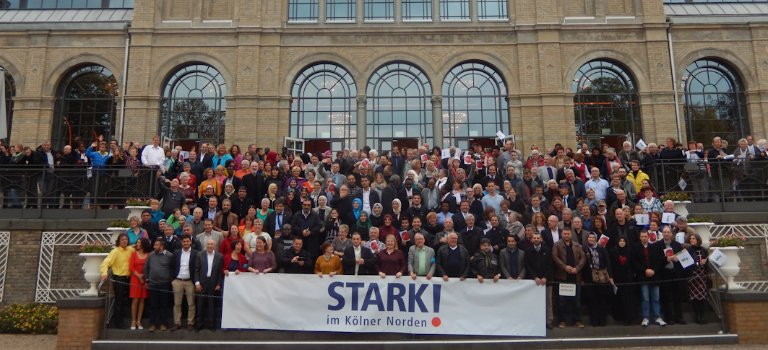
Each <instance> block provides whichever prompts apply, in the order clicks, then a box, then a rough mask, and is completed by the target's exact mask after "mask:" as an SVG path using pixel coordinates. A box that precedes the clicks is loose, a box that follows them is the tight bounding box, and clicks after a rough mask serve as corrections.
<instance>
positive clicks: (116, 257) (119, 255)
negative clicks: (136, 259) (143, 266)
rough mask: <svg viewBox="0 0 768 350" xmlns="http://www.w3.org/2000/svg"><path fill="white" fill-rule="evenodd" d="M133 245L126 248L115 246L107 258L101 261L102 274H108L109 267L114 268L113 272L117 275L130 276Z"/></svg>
mask: <svg viewBox="0 0 768 350" xmlns="http://www.w3.org/2000/svg"><path fill="white" fill-rule="evenodd" d="M134 250H135V249H133V247H132V246H130V245H129V246H127V247H125V248H120V247H115V248H114V249H112V251H111V252H109V255H107V258H106V259H104V262H102V263H101V275H102V276H106V275H107V271H108V270H109V268H110V267H111V268H112V274H113V275H116V276H124V277H128V276H130V275H131V271H130V269H129V268H128V267H129V266H128V265H129V264H130V260H131V254H133V251H134Z"/></svg>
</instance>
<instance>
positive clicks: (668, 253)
mask: <svg viewBox="0 0 768 350" xmlns="http://www.w3.org/2000/svg"><path fill="white" fill-rule="evenodd" d="M664 256H666V257H670V256H675V251H674V250H672V248H664Z"/></svg>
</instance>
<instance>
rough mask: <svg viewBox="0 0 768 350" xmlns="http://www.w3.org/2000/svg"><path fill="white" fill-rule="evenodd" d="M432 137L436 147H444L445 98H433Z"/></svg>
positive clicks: (437, 96) (436, 96)
mask: <svg viewBox="0 0 768 350" xmlns="http://www.w3.org/2000/svg"><path fill="white" fill-rule="evenodd" d="M432 137H433V138H434V142H433V143H434V145H432V146H438V147H441V148H442V147H443V97H442V96H439V95H435V96H432Z"/></svg>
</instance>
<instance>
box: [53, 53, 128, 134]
mask: <svg viewBox="0 0 768 350" xmlns="http://www.w3.org/2000/svg"><path fill="white" fill-rule="evenodd" d="M94 74H98V75H99V79H102V80H104V81H106V82H102V83H105V84H106V86H105V87H104V88H106V90H101V91H99V92H100V93H101V95H102V96H88V97H82V98H77V97H68V96H67V93H72V92H73V90H71V89H72V88H76V87H75V86H72V84H74V83H75V82H76V81H78V80H79V79H85V78H87V77H88V76H90V75H94ZM84 82H87V81H84ZM79 83H80V82H78V84H79ZM80 89H81V90H82V89H84V87H82V86H81V87H80ZM119 94H120V86H119V85H118V81H117V78H116V77H115V75H114V73H112V70H110V69H109V68H107V67H105V66H103V65H101V64H98V63H93V62H87V63H82V64H79V65H76V66H73V67H72V68H70V69H69V70H67V71H66V73H64V75H62V78H61V79H60V80H59V83H58V84H57V85H56V95H55V105H54V113H53V117H54V120H53V126H52V128H51V145H52V147H54V149H61V148H63V146H64V145H66V144H72V143H74V140H75V139H76V138H78V137H80V138H81V139H82V141H83V142H85V143H86V145H88V143H89V142H90V141H92V140H93V139H95V138H96V137H97V136H103V137H104V140H111V139H112V138H113V137H114V136H115V126H116V125H115V124H116V118H117V97H118V96H119ZM86 103H89V104H90V107H95V106H99V105H101V106H100V107H102V108H103V109H102V110H100V111H96V112H91V111H88V109H89V108H88V106H87V105H86ZM78 105H79V109H78V110H77V111H72V110H71V109H73V108H74V107H77V106H78ZM100 112H101V113H108V115H109V117H108V118H107V119H108V120H105V121H102V123H101V124H99V123H98V121H97V120H96V118H98V117H97V114H98V113H100ZM73 115H78V116H79V118H73V117H72V116H73ZM88 115H91V117H90V119H89V120H88V121H90V123H87V122H86V123H83V122H82V118H83V117H85V118H89V117H88ZM75 123H76V125H74V124H75ZM89 128H90V129H91V133H90V134H88V133H87V131H86V130H87V129H89ZM97 128H100V129H101V130H99V132H102V133H101V134H99V132H97V130H96V129H97ZM73 146H76V145H73Z"/></svg>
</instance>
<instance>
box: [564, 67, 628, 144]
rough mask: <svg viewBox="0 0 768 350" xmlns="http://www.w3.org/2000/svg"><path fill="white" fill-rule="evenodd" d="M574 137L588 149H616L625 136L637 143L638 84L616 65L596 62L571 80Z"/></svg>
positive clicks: (581, 69) (582, 68)
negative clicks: (609, 146)
mask: <svg viewBox="0 0 768 350" xmlns="http://www.w3.org/2000/svg"><path fill="white" fill-rule="evenodd" d="M573 93H574V94H575V96H574V97H573V113H574V115H575V118H576V135H577V136H578V137H579V139H580V140H581V141H583V142H587V143H588V144H589V145H590V146H594V147H596V146H599V145H601V144H603V143H608V144H610V145H612V146H614V147H619V146H621V144H622V143H623V142H624V141H625V140H626V138H627V134H631V135H630V137H633V138H634V139H640V138H642V137H643V135H642V130H643V129H642V125H641V121H640V103H639V101H638V100H639V98H638V95H637V84H635V81H634V79H633V78H632V76H631V75H630V73H629V72H628V71H627V70H626V69H624V68H623V67H621V66H620V65H619V64H617V63H614V62H610V61H604V60H596V61H591V62H588V63H586V64H585V65H583V66H581V68H579V70H578V71H577V72H576V76H575V77H574V79H573Z"/></svg>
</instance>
